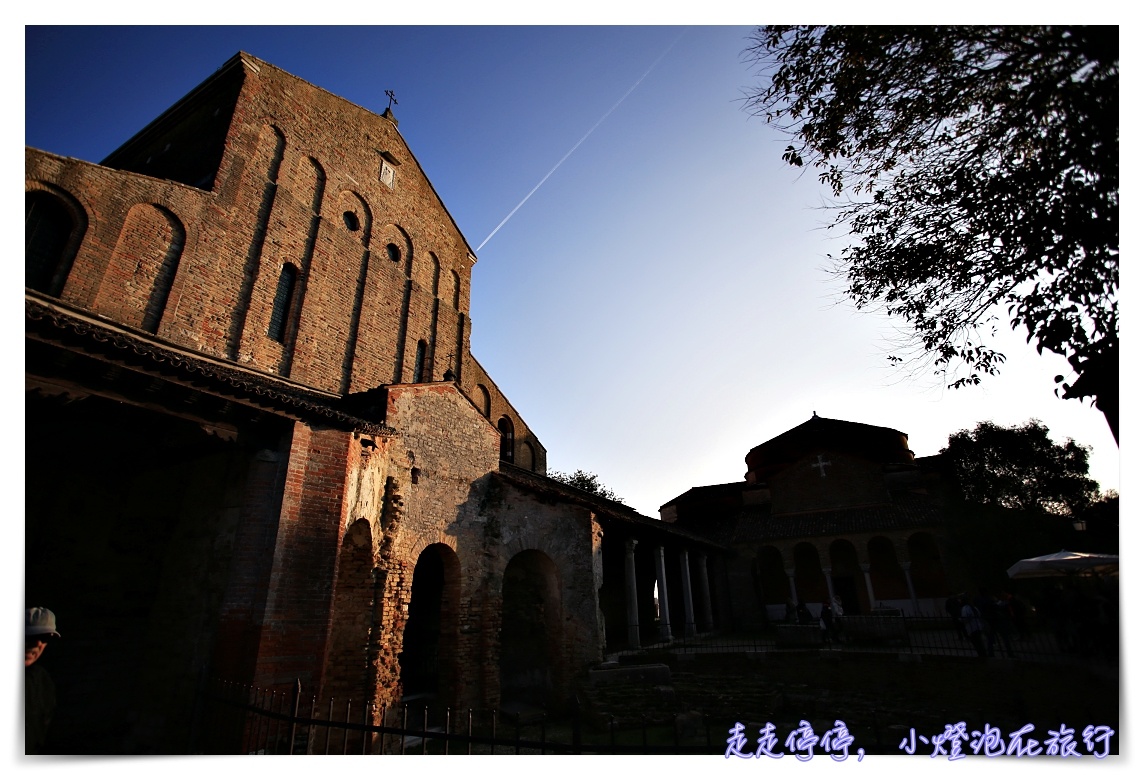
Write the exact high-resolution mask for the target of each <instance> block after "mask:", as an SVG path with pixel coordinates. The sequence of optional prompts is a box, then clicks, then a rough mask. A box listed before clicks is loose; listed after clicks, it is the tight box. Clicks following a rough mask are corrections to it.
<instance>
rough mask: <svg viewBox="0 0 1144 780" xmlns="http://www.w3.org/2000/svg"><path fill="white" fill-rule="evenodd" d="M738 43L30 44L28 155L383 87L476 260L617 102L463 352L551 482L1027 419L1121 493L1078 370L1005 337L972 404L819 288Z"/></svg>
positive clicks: (821, 247) (695, 475) (649, 510)
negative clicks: (749, 93)
mask: <svg viewBox="0 0 1144 780" xmlns="http://www.w3.org/2000/svg"><path fill="white" fill-rule="evenodd" d="M749 32H750V28H747V27H592V28H577V27H541V28H534V27H429V28H426V27H355V28H336V27H322V28H292V27H272V28H261V27H242V28H207V27H177V28H138V27H132V28H107V27H83V28H57V27H53V28H31V27H30V28H27V30H26V35H25V45H26V49H25V58H26V59H25V77H26V85H25V90H26V91H25V98H26V105H25V117H26V123H25V143H26V144H27V145H29V146H34V147H37V148H41V149H45V150H47V151H51V152H55V153H58V154H63V155H67V156H71V157H77V158H81V159H85V160H90V161H95V162H98V161H99V160H100V159H102V158H103V157H104V156H105V155H106V154H108V153H109V152H111V151H112V150H113V149H115V148H116V147H117V146H118V145H119V144H121V143H122V142H123V141H125V140H127V139H128V138H129V137H130V136H131V135H132V134H133V133H135V132H136V131H138V130H139V129H141V128H142V127H143V126H144V125H146V124H147V122H149V121H150V120H151V119H153V118H154V117H155V116H157V115H158V114H159V113H160V112H161V111H163V110H164V109H165V108H167V107H168V106H170V105H171V104H172V103H173V102H175V101H176V100H178V99H179V98H180V97H182V96H183V95H184V94H185V93H187V92H188V91H189V90H190V89H192V88H193V87H194V86H196V85H197V84H198V83H200V82H201V81H203V80H204V79H205V78H207V77H208V76H209V75H210V74H211V73H212V72H213V71H214V70H215V69H216V68H218V67H219V66H220V65H222V64H223V62H225V61H226V60H227V59H228V58H229V57H230V56H232V55H233V54H234V53H235V52H237V51H239V50H243V51H247V52H249V53H251V54H253V55H255V56H257V57H260V58H262V59H264V60H267V61H269V62H271V63H273V64H275V65H277V66H279V67H281V68H283V69H285V70H287V71H289V72H291V73H293V74H295V75H297V76H300V77H302V78H304V79H306V80H307V81H310V82H312V83H314V84H316V85H318V86H320V87H322V88H324V89H326V90H329V91H330V92H333V93H335V94H337V95H341V96H342V97H345V98H347V99H349V100H351V101H353V102H355V103H357V104H359V105H361V106H364V107H366V108H368V109H370V110H373V111H377V112H380V111H382V110H383V109H384V108H385V106H386V103H387V99H386V97H385V90H387V89H390V90H393V91H394V92H395V93H396V95H397V100H398V101H399V102H398V105H397V106H396V107H395V108H394V112H395V114H396V115H397V117H398V120H399V121H400V130H401V132H402V134H403V135H404V136H405V138H406V140H407V141H408V142H409V144H410V147H411V148H412V150H413V153H414V154H415V155H416V156H417V158H418V160H419V162H420V163H421V165H422V166H423V167H424V169H425V171H426V172H427V174H428V175H429V177H430V179H431V180H432V182H433V184H434V186H435V187H436V189H437V192H438V193H439V194H440V195H441V197H442V199H443V200H444V202H445V205H446V206H447V208H448V209H449V210H450V212H451V213H452V215H453V217H454V219H455V220H456V222H457V224H458V225H459V226H460V228H461V230H462V232H463V233H464V234H465V236H466V237H467V238H468V240H469V243H470V245H471V246H473V247H474V248H475V247H477V246H478V245H480V244H481V243H482V242H484V241H485V239H486V237H487V236H489V235H490V233H492V232H493V230H494V229H495V228H496V227H497V225H498V224H499V223H500V222H501V221H502V220H503V219H504V218H505V216H506V215H508V214H509V213H510V212H511V211H512V209H513V208H514V207H515V206H516V205H517V204H518V203H519V202H520V201H521V199H522V198H524V197H525V196H526V195H527V194H528V193H529V191H530V190H532V189H533V188H534V187H535V186H536V185H537V183H538V182H540V181H541V180H542V179H543V178H544V176H545V175H546V174H547V173H549V171H550V170H551V169H552V168H553V166H554V165H556V164H557V162H558V161H560V160H561V158H562V157H564V155H565V154H567V153H568V152H569V150H570V149H572V148H573V147H574V146H575V145H576V144H577V142H578V141H580V140H581V139H582V138H583V136H584V135H585V133H587V132H588V131H589V129H591V128H593V126H595V125H596V124H597V122H599V121H600V119H601V117H603V116H604V115H605V114H607V112H608V111H609V110H610V109H612V108H613V107H615V110H614V111H612V113H611V114H610V115H608V116H607V118H606V119H605V120H604V121H603V122H600V123H599V125H598V126H597V127H596V128H595V130H594V131H593V132H592V133H591V135H589V136H588V137H587V138H586V139H585V140H583V143H581V144H580V146H579V147H578V148H576V150H575V151H574V152H573V153H572V154H571V155H569V156H568V157H567V159H566V160H565V161H564V162H563V164H562V165H560V167H559V168H558V169H557V170H556V171H555V172H554V173H553V174H552V175H551V177H549V178H548V179H547V181H545V183H544V184H543V185H542V186H541V187H540V188H539V189H537V190H536V192H535V193H534V194H533V195H532V197H531V198H529V200H528V201H527V202H526V203H525V204H524V205H523V206H522V207H521V208H520V209H519V210H518V211H517V212H516V213H515V215H514V216H513V217H512V219H510V220H509V221H508V222H507V223H506V224H505V225H504V226H503V227H502V228H501V229H500V230H499V232H497V233H496V234H495V235H494V236H493V237H492V238H491V239H490V240H489V241H488V242H487V244H485V246H484V247H483V248H482V249H481V250H480V251H479V252H478V258H479V261H478V263H477V265H476V267H475V268H474V271H473V296H472V316H473V338H472V349H473V352H474V354H475V355H476V357H477V359H478V360H480V361H481V362H482V363H483V364H484V366H485V367H486V368H487V369H488V370H489V372H490V373H491V374H492V376H493V378H494V379H495V380H496V382H497V383H498V384H499V385H500V387H501V389H502V390H503V391H504V392H505V393H506V394H507V395H508V397H509V398H510V399H511V401H512V402H513V404H514V405H515V406H516V408H517V409H518V410H519V411H520V413H521V414H522V415H523V416H524V418H525V419H526V420H527V421H528V424H529V425H530V426H531V427H532V429H533V430H534V431H535V432H536V434H537V435H538V436H539V437H540V439H541V441H542V442H543V443H544V444H545V446H546V447H547V449H548V463H549V466H550V468H554V469H559V470H562V471H571V470H574V469H576V468H584V469H587V470H590V471H594V472H596V473H598V474H599V475H600V477H601V479H602V481H603V482H604V483H605V484H606V485H608V486H609V487H610V488H612V489H613V490H614V491H615V492H617V493H618V494H619V495H621V496H623V497H624V498H625V499H626V500H627V503H629V504H631V505H632V506H634V507H635V508H637V509H638V510H640V511H641V512H644V513H645V514H650V515H652V516H658V507H659V506H660V505H661V504H663V503H664V502H666V501H668V500H669V499H671V498H673V497H674V496H676V495H678V494H679V493H682V492H683V491H685V490H687V489H688V488H689V487H691V486H694V485H705V484H714V483H720V482H733V481H737V480H740V479H742V476H743V472H744V471H745V465H744V463H743V457H744V455H745V454H746V452H747V450H749V449H750V448H751V447H753V446H755V445H756V444H759V443H761V442H763V441H765V440H767V439H769V438H771V437H773V436H775V435H778V434H779V433H782V432H783V431H785V430H787V429H788V428H790V427H793V426H795V425H798V424H800V423H802V422H804V421H805V420H806V419H808V418H809V417H810V416H811V414H812V413H813V412H815V411H817V413H818V414H819V415H820V416H824V417H833V418H840V419H846V420H854V421H857V422H863V423H869V424H873V425H883V426H888V427H892V428H897V429H898V430H901V431H904V432H906V433H907V434H909V437H910V444H911V447H912V448H913V450H914V452H915V453H916V454H917V455H919V456H922V455H931V454H934V453H936V452H937V451H938V450H939V449H940V448H941V447H942V446H944V445H945V443H946V439H947V437H948V435H949V434H950V433H951V432H954V431H957V430H960V429H963V428H969V427H972V426H973V425H975V424H976V423H977V422H978V421H980V420H985V419H991V420H994V421H996V422H998V423H1001V424H1015V423H1021V422H1024V421H1025V420H1027V419H1029V418H1030V417H1036V418H1038V419H1040V420H1042V421H1043V422H1045V423H1046V424H1047V425H1048V426H1049V429H1050V431H1051V433H1052V434H1053V436H1054V437H1055V438H1057V439H1058V440H1063V439H1064V438H1065V437H1072V438H1074V439H1076V440H1077V441H1079V442H1081V443H1083V444H1087V445H1090V446H1091V447H1093V453H1092V458H1091V462H1092V471H1093V474H1094V476H1095V477H1096V478H1097V479H1098V480H1099V481H1100V482H1101V484H1102V486H1103V487H1104V488H1115V489H1119V487H1120V480H1119V451H1118V449H1117V447H1116V445H1115V443H1114V441H1113V439H1112V436H1111V434H1110V433H1109V432H1108V428H1107V425H1106V424H1105V421H1104V418H1103V416H1102V415H1101V414H1100V413H1099V412H1097V411H1096V410H1095V409H1093V408H1091V407H1089V406H1088V405H1087V404H1085V403H1080V402H1076V401H1068V402H1066V401H1060V400H1058V399H1056V398H1055V397H1054V395H1053V388H1054V384H1053V376H1054V375H1055V374H1058V373H1068V368H1067V364H1065V363H1064V361H1063V360H1056V359H1052V358H1040V357H1038V356H1037V355H1036V354H1035V353H1034V352H1033V350H1032V349H1031V348H1029V347H1027V346H1026V345H1025V344H1024V340H1023V338H1021V337H1017V336H1011V335H1009V334H1006V337H1005V338H1003V339H1001V342H1002V343H1003V344H1004V345H1005V347H1006V350H1007V353H1008V354H1009V358H1010V360H1009V363H1008V364H1007V365H1006V366H1005V368H1004V370H1003V372H1002V374H1001V375H1000V376H998V377H995V378H991V379H988V380H987V381H986V382H985V383H983V384H982V385H981V386H979V387H976V388H972V389H968V390H958V391H948V390H943V389H942V383H941V382H940V381H938V380H936V379H934V378H933V377H932V375H931V372H930V371H928V370H925V369H923V370H922V372H921V373H920V374H919V375H917V376H915V377H912V378H911V377H910V376H906V375H903V374H901V373H899V372H895V371H894V370H893V369H892V368H891V367H890V365H889V363H888V361H887V360H886V359H885V355H886V354H887V352H888V350H889V346H888V344H889V343H890V342H891V341H892V339H893V338H894V333H895V330H894V323H892V322H890V321H888V320H886V319H884V318H881V317H878V316H877V315H871V314H866V313H861V314H860V313H858V312H856V311H854V309H853V307H852V306H850V305H849V304H848V303H847V302H846V301H844V300H840V299H839V297H838V294H837V293H838V285H837V284H836V283H834V282H832V281H831V280H830V278H829V276H828V275H827V274H826V273H825V272H824V271H823V268H824V266H825V264H826V259H825V255H826V254H827V253H828V252H831V251H836V250H837V249H838V248H839V246H840V244H839V243H838V241H837V239H833V238H831V237H830V236H829V235H827V234H826V233H825V232H824V231H823V230H822V229H821V228H822V224H823V222H824V221H825V219H826V215H825V214H824V213H823V212H822V210H821V209H820V208H819V206H820V204H821V202H822V198H823V197H824V196H825V192H824V190H823V189H822V188H821V187H820V186H819V185H818V183H817V181H816V180H815V178H814V177H813V175H807V176H802V177H799V176H798V173H797V171H794V170H793V169H790V168H789V167H787V166H786V165H785V164H783V163H782V162H781V160H780V155H781V152H782V149H783V146H784V145H785V141H784V139H782V138H781V137H779V136H778V135H776V134H775V133H774V132H773V131H772V130H770V129H769V128H768V127H767V126H766V125H765V124H764V123H762V122H761V121H760V120H757V119H753V118H751V117H749V116H748V115H747V114H746V113H745V112H743V111H742V109H741V104H740V102H739V100H740V97H741V95H742V90H743V89H744V88H747V87H750V86H751V85H752V84H754V83H757V78H756V77H755V76H754V75H753V74H752V73H751V71H750V69H749V68H748V67H747V65H745V64H744V63H743V61H742V59H741V53H742V50H743V48H744V47H745V45H746V36H747V35H748V34H749ZM665 52H666V56H663V58H662V59H661V60H659V62H658V64H656V65H655V67H654V68H652V69H651V71H650V73H647V71H648V68H649V67H650V66H651V65H652V64H653V62H656V60H657V58H659V57H660V56H661V55H664V53H665ZM645 73H647V76H646V78H644V79H643V80H642V82H640V83H639V86H638V87H636V88H635V89H634V90H632V91H631V93H630V94H628V95H627V97H626V98H624V95H625V93H628V90H629V89H631V87H632V86H633V85H634V84H635V83H636V82H637V81H639V80H640V78H641V77H642V76H644V74H645ZM621 98H623V100H622V102H620V104H619V105H618V106H616V103H617V101H620V100H621Z"/></svg>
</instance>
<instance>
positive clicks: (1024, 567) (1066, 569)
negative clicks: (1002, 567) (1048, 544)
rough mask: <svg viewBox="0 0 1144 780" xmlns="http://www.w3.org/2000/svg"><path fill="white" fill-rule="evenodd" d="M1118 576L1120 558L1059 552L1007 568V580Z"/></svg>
mask: <svg viewBox="0 0 1144 780" xmlns="http://www.w3.org/2000/svg"><path fill="white" fill-rule="evenodd" d="M1086 573H1091V574H1094V575H1095V574H1119V573H1120V556H1118V555H1104V554H1102V553H1082V552H1069V551H1068V550H1061V551H1060V552H1058V553H1052V554H1050V555H1040V556H1037V557H1036V558H1025V559H1023V560H1020V561H1017V562H1016V563H1014V564H1013V565H1012V566H1010V567H1009V570H1008V574H1009V579H1013V580H1019V579H1025V578H1029V577H1064V576H1066V575H1069V574H1086Z"/></svg>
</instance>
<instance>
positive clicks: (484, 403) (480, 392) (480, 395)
mask: <svg viewBox="0 0 1144 780" xmlns="http://www.w3.org/2000/svg"><path fill="white" fill-rule="evenodd" d="M473 400H474V401H476V402H477V408H478V409H480V410H481V414H483V415H484V416H485V418H486V419H487V418H488V416H489V414H490V409H489V406H490V403H489V391H488V390H486V389H485V386H484V385H477V386H476V387H475V388H474V392H473Z"/></svg>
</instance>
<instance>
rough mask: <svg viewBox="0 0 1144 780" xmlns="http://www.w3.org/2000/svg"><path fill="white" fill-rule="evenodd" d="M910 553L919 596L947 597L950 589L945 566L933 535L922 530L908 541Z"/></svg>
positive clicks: (911, 575)
mask: <svg viewBox="0 0 1144 780" xmlns="http://www.w3.org/2000/svg"><path fill="white" fill-rule="evenodd" d="M906 546H907V549H908V550H909V553H910V577H911V578H912V579H913V581H914V591H915V592H916V593H917V596H918V598H920V599H924V598H945V597H946V596H948V595H949V589H948V586H947V585H946V582H945V568H944V567H943V566H942V565H941V554H940V553H939V552H938V548H937V542H936V541H935V540H934V538H933V535H932V534H929V533H926V532H925V531H920V532H918V533H916V534H913V535H912V536H910V538H909V539H908V540H907V541H906Z"/></svg>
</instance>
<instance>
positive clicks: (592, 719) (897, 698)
mask: <svg viewBox="0 0 1144 780" xmlns="http://www.w3.org/2000/svg"><path fill="white" fill-rule="evenodd" d="M625 661H627V662H629V663H634V662H643V663H662V664H666V665H667V666H668V667H670V669H671V674H670V682H669V683H664V682H662V681H660V683H659V684H647V683H638V682H630V683H629V682H624V681H623V680H621V679H609V680H608V681H607V682H598V683H597V684H596V685H594V686H589V687H586V688H585V689H584V690H583V692H582V694H581V699H582V711H583V713H584V715H585V716H586V719H587V722H588V723H590V724H592V726H593V727H594V728H596V729H609V728H611V729H616V730H621V731H622V730H632V729H639V728H646V727H647V726H649V725H655V726H658V727H661V728H662V727H671V728H672V729H673V730H674V735H673V738H674V739H679V740H683V741H684V742H686V743H690V744H695V743H699V742H704V741H709V742H710V743H711V744H712V745H714V746H715V747H719V746H725V744H726V740H727V735H728V731H729V730H730V729H731V728H732V727H733V726H734V724H735V723H736V722H739V723H743V724H744V726H745V729H744V733H745V734H746V735H747V736H748V746H749V749H751V750H753V749H754V747H755V740H756V739H757V737H758V729H759V728H760V727H762V726H763V725H764V724H765V723H767V722H771V723H773V724H774V725H775V733H776V734H777V735H779V749H781V748H782V743H783V741H784V740H785V739H786V736H787V735H788V734H789V733H790V732H791V731H792V730H794V729H796V728H798V727H799V724H800V721H802V720H806V721H808V722H809V723H810V724H811V725H812V726H813V729H814V732H815V733H816V734H818V735H822V734H824V733H825V732H826V731H827V730H828V729H831V728H834V727H835V725H836V723H835V722H836V721H837V720H841V721H844V722H845V723H846V725H847V728H848V730H849V732H850V733H851V734H852V735H854V737H855V742H854V749H857V748H858V747H863V748H864V749H865V752H866V753H867V754H871V755H873V754H880V753H881V754H887V753H888V754H898V755H900V754H903V753H904V751H902V750H900V749H899V747H898V746H899V744H900V743H901V742H902V740H903V739H904V738H905V737H907V736H908V735H909V733H910V729H911V728H912V729H914V732H915V734H918V735H925V736H932V735H935V734H941V733H942V732H943V731H944V730H945V729H946V726H947V724H956V723H958V722H960V721H964V722H965V728H966V731H967V733H972V732H973V731H974V730H979V731H980V730H983V729H984V728H985V726H986V724H988V725H989V726H991V727H997V728H999V729H1000V732H1001V734H1002V736H1003V738H1004V739H1005V740H1006V742H1008V741H1009V735H1010V734H1011V733H1012V732H1015V731H1018V730H1019V729H1021V728H1022V727H1024V726H1025V725H1027V724H1032V725H1033V730H1032V731H1030V732H1029V733H1028V735H1026V738H1028V737H1032V738H1034V739H1037V740H1038V741H1040V742H1042V743H1043V742H1044V741H1045V740H1047V739H1049V737H1050V735H1049V734H1048V730H1049V729H1054V730H1056V729H1059V728H1060V727H1061V725H1062V724H1063V725H1065V726H1067V727H1068V728H1072V729H1074V731H1075V737H1074V739H1075V740H1076V741H1077V743H1078V745H1079V748H1078V749H1079V752H1081V754H1085V753H1086V751H1085V749H1084V745H1083V742H1082V732H1083V730H1084V728H1085V727H1086V726H1088V725H1105V726H1108V727H1110V728H1112V729H1114V730H1115V731H1117V732H1119V730H1120V729H1119V721H1120V718H1119V705H1120V696H1119V678H1118V672H1117V670H1116V669H1114V668H1108V667H1101V666H1093V667H1089V668H1086V667H1078V666H1069V667H1061V666H1058V665H1053V664H1039V663H1031V662H1025V661H1020V660H1017V661H1012V660H1009V659H988V660H987V661H981V660H978V659H971V658H949V657H919V656H910V655H902V656H894V655H887V654H885V653H879V654H863V653H836V652H835V653H831V652H829V651H821V652H818V651H810V652H768V653H754V654H735V653H718V654H711V653H703V654H673V653H670V652H660V653H647V654H644V655H641V656H638V657H633V658H627V659H625ZM1118 740H1119V734H1117V735H1116V736H1115V737H1113V739H1112V741H1111V743H1110V747H1111V752H1112V753H1113V754H1115V753H1116V752H1117V749H1118ZM917 749H918V750H919V752H921V751H923V750H924V751H925V752H926V754H927V755H928V754H929V752H930V751H931V748H930V747H928V746H926V745H924V744H919V745H918V746H917ZM1097 749H1098V750H1100V749H1101V748H1100V746H1099V745H1098V746H1097Z"/></svg>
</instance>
